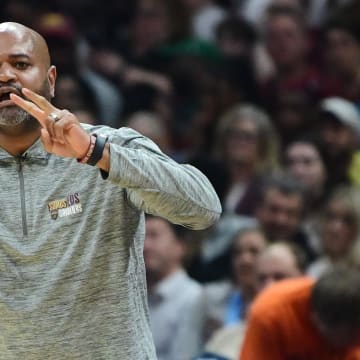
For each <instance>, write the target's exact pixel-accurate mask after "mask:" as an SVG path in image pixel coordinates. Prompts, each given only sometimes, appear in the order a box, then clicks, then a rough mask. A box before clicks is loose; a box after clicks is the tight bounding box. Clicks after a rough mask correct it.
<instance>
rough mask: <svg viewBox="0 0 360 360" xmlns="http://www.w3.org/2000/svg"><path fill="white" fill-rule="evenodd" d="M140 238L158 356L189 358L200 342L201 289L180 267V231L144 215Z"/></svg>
mask: <svg viewBox="0 0 360 360" xmlns="http://www.w3.org/2000/svg"><path fill="white" fill-rule="evenodd" d="M145 228H146V235H145V242H144V260H145V268H146V279H147V284H148V289H149V311H150V325H151V329H152V333H153V337H154V342H155V348H156V353H157V356H158V359H159V360H177V359H178V360H182V359H190V358H191V357H192V356H194V355H196V354H197V353H198V352H199V350H200V346H201V330H202V322H201V317H199V316H198V315H199V314H200V313H201V311H200V310H201V309H202V305H203V301H202V289H201V286H200V284H198V283H197V282H196V281H194V280H192V279H191V278H190V277H189V276H188V275H187V274H186V273H185V271H184V269H183V265H182V262H183V259H184V256H185V251H186V244H185V241H186V239H185V237H186V234H184V231H183V229H184V228H182V227H180V226H179V225H174V224H171V223H169V222H168V221H167V220H165V219H163V218H160V217H154V216H151V215H149V216H147V217H146V227H145Z"/></svg>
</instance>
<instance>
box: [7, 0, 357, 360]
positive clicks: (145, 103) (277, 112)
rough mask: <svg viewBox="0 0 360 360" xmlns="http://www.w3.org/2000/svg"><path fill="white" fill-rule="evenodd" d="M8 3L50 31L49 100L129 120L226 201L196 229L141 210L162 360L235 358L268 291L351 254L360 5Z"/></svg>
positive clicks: (117, 121) (331, 1)
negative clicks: (52, 81)
mask: <svg viewBox="0 0 360 360" xmlns="http://www.w3.org/2000/svg"><path fill="white" fill-rule="evenodd" d="M0 14H1V18H2V21H15V22H20V23H22V24H24V25H28V26H30V27H32V28H34V29H36V30H37V31H38V32H40V33H41V34H42V35H43V36H44V37H45V39H46V40H47V41H48V43H49V46H50V52H51V56H52V63H53V64H55V65H56V66H57V70H58V80H57V85H56V96H55V98H54V103H55V105H56V106H58V107H60V108H66V109H69V110H70V111H72V112H74V113H75V114H76V115H77V116H78V118H79V119H80V121H82V122H86V123H91V124H104V125H109V126H112V127H117V128H118V127H121V126H128V127H132V128H134V129H135V130H137V131H138V132H140V133H141V134H143V135H145V136H148V137H149V138H151V139H152V140H153V141H154V142H155V143H157V145H158V146H159V147H160V148H161V150H162V151H163V152H165V153H166V154H168V155H169V156H170V157H173V158H175V159H176V160H177V161H180V162H187V163H191V164H193V165H195V166H196V167H198V168H199V169H200V170H202V171H203V172H204V173H205V174H206V175H207V176H208V178H209V180H210V181H211V182H212V184H213V185H214V187H215V189H216V191H217V193H218V195H219V197H220V199H221V202H222V206H223V215H222V217H221V220H220V221H219V223H218V224H216V225H215V226H214V227H212V228H210V229H208V230H206V231H203V232H191V231H186V230H185V229H183V228H178V227H177V226H174V225H172V224H169V223H167V222H166V221H165V220H163V219H160V218H156V217H153V216H149V217H147V220H146V239H145V246H144V258H145V265H146V269H147V278H148V290H149V307H150V320H151V324H152V327H153V333H154V339H155V343H156V347H157V352H158V357H159V360H189V359H191V358H194V357H195V356H201V354H202V353H203V354H204V353H205V352H211V353H213V354H218V355H219V356H223V358H224V359H236V360H238V359H239V353H240V348H241V343H242V339H243V336H244V332H245V329H246V318H247V309H248V308H249V305H250V304H251V303H252V301H253V299H254V298H255V297H256V296H257V294H258V293H259V292H261V291H262V290H263V289H264V288H265V287H268V286H269V285H270V284H271V283H273V282H276V281H279V280H282V279H285V278H289V277H299V276H304V275H307V276H310V277H312V278H314V279H318V278H319V277H321V276H322V275H323V274H324V273H325V272H326V271H328V270H330V269H331V268H332V267H333V266H334V265H335V264H340V263H346V264H349V265H351V266H355V267H357V266H358V263H359V262H360V252H359V249H360V248H359V235H360V190H359V186H360V146H359V145H360V112H359V110H360V21H359V19H360V2H359V1H355V0H354V1H350V0H314V1H309V0H222V1H221V0H219V1H216V0H136V1H135V0H131V1H130V0H121V1H115V0H108V1H106V2H104V3H101V2H100V1H96V0H76V1H73V0H72V1H69V0H53V1H49V2H47V1H41V0H6V1H5V0H3V1H1V4H0ZM204 356H205V355H204ZM219 358H220V357H219Z"/></svg>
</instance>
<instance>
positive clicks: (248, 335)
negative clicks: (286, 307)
mask: <svg viewBox="0 0 360 360" xmlns="http://www.w3.org/2000/svg"><path fill="white" fill-rule="evenodd" d="M282 351H283V347H282V346H281V345H280V342H279V341H278V333H277V329H276V326H275V324H274V325H273V326H271V324H270V323H267V322H266V321H264V319H262V318H261V315H260V314H259V313H256V312H251V313H250V316H249V319H248V324H247V328H246V332H245V339H244V342H243V345H242V349H241V355H240V359H239V360H264V359H266V360H284V359H285V358H286V356H285V354H283V353H282Z"/></svg>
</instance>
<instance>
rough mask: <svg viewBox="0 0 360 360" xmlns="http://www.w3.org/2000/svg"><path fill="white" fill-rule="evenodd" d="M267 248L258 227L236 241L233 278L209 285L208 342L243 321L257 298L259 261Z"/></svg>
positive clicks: (239, 236) (206, 336) (206, 292)
mask: <svg viewBox="0 0 360 360" xmlns="http://www.w3.org/2000/svg"><path fill="white" fill-rule="evenodd" d="M265 247H266V238H265V237H264V235H263V234H262V232H261V231H260V230H259V229H258V228H257V227H250V228H244V229H242V230H240V231H239V232H238V233H237V234H236V235H235V236H234V238H233V244H232V248H231V251H230V259H231V269H230V273H231V279H228V280H225V281H221V282H214V283H209V284H207V285H206V286H205V289H204V291H205V302H206V304H205V325H204V326H205V330H204V336H205V339H208V338H209V336H210V335H211V334H212V333H213V332H214V331H215V330H217V329H219V328H220V327H222V326H224V325H231V324H235V323H238V322H239V321H240V320H243V319H244V318H245V315H246V311H247V308H248V306H249V304H250V303H251V301H252V299H253V298H254V296H255V293H256V289H257V284H256V280H257V279H256V271H255V265H256V259H257V257H258V256H259V255H260V254H261V253H262V252H263V251H264V249H265Z"/></svg>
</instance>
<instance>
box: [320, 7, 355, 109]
mask: <svg viewBox="0 0 360 360" xmlns="http://www.w3.org/2000/svg"><path fill="white" fill-rule="evenodd" d="M359 12H360V7H359V4H358V2H357V1H349V2H348V4H345V5H344V6H342V7H341V8H338V9H337V11H336V12H334V14H332V16H331V17H329V19H328V20H327V22H326V23H325V25H324V29H323V33H324V40H325V41H324V43H325V47H324V60H325V65H326V66H327V76H328V77H329V80H333V83H331V82H330V84H329V86H330V87H329V89H328V91H329V92H330V95H333V96H334V95H335V96H340V97H343V98H345V99H347V100H350V101H353V102H355V103H356V104H357V105H359V104H360V81H359V74H360V70H359V65H360V26H359V21H358V20H359Z"/></svg>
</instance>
